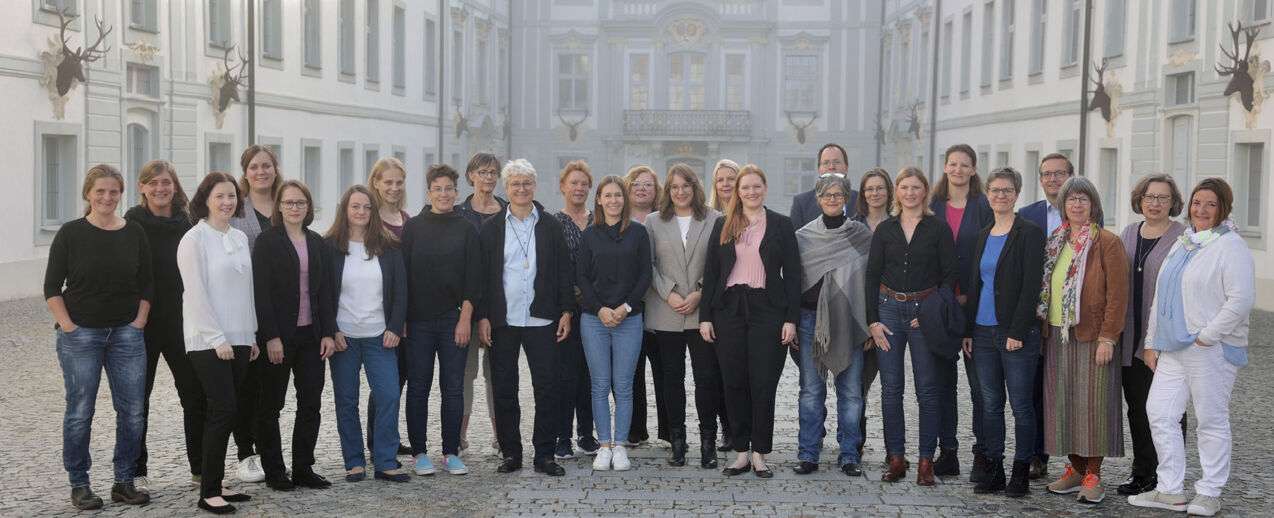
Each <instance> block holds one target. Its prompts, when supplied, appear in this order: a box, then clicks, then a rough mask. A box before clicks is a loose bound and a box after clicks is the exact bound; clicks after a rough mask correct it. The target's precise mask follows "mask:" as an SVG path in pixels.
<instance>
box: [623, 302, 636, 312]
mask: <svg viewBox="0 0 1274 518" xmlns="http://www.w3.org/2000/svg"><path fill="white" fill-rule="evenodd" d="M620 307H621V308H624V313H632V312H633V307H632V306H629V305H628V303H627V302H625V303H624V305H623V306H620Z"/></svg>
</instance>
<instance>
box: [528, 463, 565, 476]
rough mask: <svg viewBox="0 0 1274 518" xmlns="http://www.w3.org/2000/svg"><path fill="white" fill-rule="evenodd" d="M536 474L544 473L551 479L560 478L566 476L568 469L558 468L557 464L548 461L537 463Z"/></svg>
mask: <svg viewBox="0 0 1274 518" xmlns="http://www.w3.org/2000/svg"><path fill="white" fill-rule="evenodd" d="M535 472H536V473H543V474H545V475H548V476H550V477H560V476H562V475H565V474H566V468H563V467H561V466H558V465H557V463H556V462H553V461H551V460H548V461H544V462H537V463H535Z"/></svg>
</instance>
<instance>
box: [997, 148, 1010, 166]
mask: <svg viewBox="0 0 1274 518" xmlns="http://www.w3.org/2000/svg"><path fill="white" fill-rule="evenodd" d="M995 167H1009V152H1008V151H1000V152H999V153H996V154H995Z"/></svg>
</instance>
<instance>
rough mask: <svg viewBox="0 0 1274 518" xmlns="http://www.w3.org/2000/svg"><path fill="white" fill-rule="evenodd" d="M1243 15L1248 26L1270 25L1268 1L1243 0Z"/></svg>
mask: <svg viewBox="0 0 1274 518" xmlns="http://www.w3.org/2000/svg"><path fill="white" fill-rule="evenodd" d="M1244 2H1245V4H1244V6H1243V14H1244V15H1245V17H1246V18H1247V21H1248V24H1250V25H1263V24H1267V23H1270V0H1244Z"/></svg>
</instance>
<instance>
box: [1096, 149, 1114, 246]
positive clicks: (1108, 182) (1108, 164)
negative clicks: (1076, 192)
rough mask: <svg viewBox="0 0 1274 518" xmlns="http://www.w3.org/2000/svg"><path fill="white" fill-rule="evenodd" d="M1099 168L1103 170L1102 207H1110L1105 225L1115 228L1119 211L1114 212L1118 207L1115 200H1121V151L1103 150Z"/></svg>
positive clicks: (1099, 159)
mask: <svg viewBox="0 0 1274 518" xmlns="http://www.w3.org/2000/svg"><path fill="white" fill-rule="evenodd" d="M1097 160H1098V164H1099V166H1098V168H1099V169H1100V170H1101V192H1100V193H1099V195H1100V196H1101V201H1102V205H1103V206H1106V207H1110V209H1108V210H1106V211H1105V213H1106V221H1105V225H1106V227H1107V228H1114V224H1115V216H1116V215H1117V213H1118V211H1116V210H1114V208H1115V207H1117V206H1118V205H1116V204H1115V200H1117V199H1119V194H1118V193H1119V150H1118V149H1116V148H1109V147H1104V148H1101V154H1100V156H1098V158H1097Z"/></svg>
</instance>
